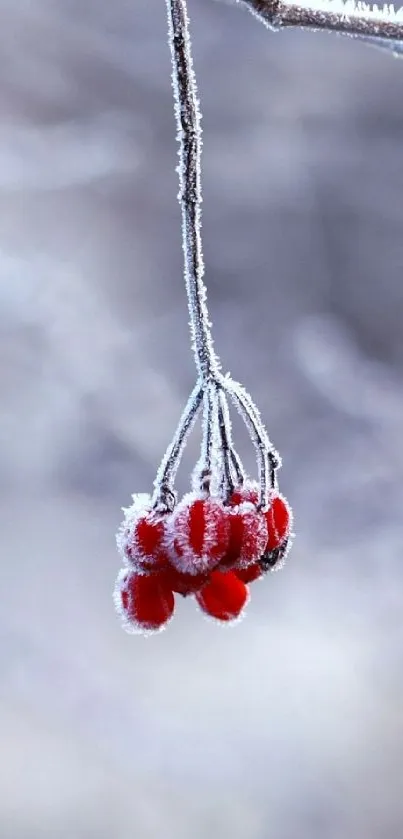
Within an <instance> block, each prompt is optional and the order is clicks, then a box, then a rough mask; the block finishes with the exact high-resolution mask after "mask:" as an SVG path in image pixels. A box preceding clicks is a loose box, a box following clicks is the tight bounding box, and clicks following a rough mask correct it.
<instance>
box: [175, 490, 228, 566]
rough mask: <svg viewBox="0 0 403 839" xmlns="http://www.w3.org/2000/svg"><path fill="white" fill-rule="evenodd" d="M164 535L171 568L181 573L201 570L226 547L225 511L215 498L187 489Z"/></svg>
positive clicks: (209, 564) (226, 523)
mask: <svg viewBox="0 0 403 839" xmlns="http://www.w3.org/2000/svg"><path fill="white" fill-rule="evenodd" d="M167 535H168V537H169V542H168V540H167V541H166V544H167V545H168V550H169V556H170V559H171V562H172V564H173V565H174V566H175V568H176V569H177V570H178V571H181V572H182V573H185V574H200V573H204V572H206V571H210V570H211V569H212V568H215V566H216V565H218V563H219V562H220V560H221V559H222V557H223V556H224V554H225V552H226V550H227V547H228V539H229V521H228V515H227V513H226V511H225V510H224V508H223V506H222V504H221V501H220V500H219V499H214V498H211V497H202V498H200V497H198V496H195V495H193V494H191V493H189V495H185V496H184V498H183V499H182V501H181V502H180V503H179V504H178V506H177V508H176V510H175V511H174V513H173V515H172V518H171V521H170V525H169V531H168V534H167Z"/></svg>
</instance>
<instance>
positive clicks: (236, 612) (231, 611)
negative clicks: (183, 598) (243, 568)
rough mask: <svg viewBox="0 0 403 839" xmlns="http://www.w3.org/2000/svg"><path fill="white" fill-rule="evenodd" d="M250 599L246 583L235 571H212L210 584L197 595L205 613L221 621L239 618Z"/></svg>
mask: <svg viewBox="0 0 403 839" xmlns="http://www.w3.org/2000/svg"><path fill="white" fill-rule="evenodd" d="M248 598H249V592H248V589H247V587H246V585H245V583H243V582H242V580H240V579H239V578H238V577H237V575H236V574H235V573H234V572H233V571H226V572H224V573H223V572H222V571H212V573H211V575H210V580H209V582H208V583H207V584H206V585H205V586H204V587H203V588H202V590H201V591H200V592H199V593H198V594H196V600H197V602H198V604H199V606H200V608H201V609H202V610H203V612H206V613H207V614H208V615H211V617H213V618H216V619H217V620H219V621H232V620H234V619H235V618H238V617H239V616H240V614H241V612H242V610H243V608H244V607H245V606H246V603H247V602H248Z"/></svg>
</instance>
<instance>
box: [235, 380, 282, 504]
mask: <svg viewBox="0 0 403 839" xmlns="http://www.w3.org/2000/svg"><path fill="white" fill-rule="evenodd" d="M225 389H226V391H227V393H228V394H229V396H230V397H231V399H232V401H233V403H234V405H235V407H236V408H237V409H238V411H239V413H240V414H241V417H242V419H243V421H244V423H245V425H246V427H247V429H248V431H249V435H250V438H251V440H252V442H253V445H254V446H255V449H256V455H257V461H258V467H259V482H260V499H259V505H260V507H261V508H262V509H263V510H266V509H267V508H268V506H269V492H270V487H274V486H275V480H276V477H275V468H276V466H275V465H274V464H275V463H276V464H277V458H276V457H275V455H274V454H273V448H272V446H271V443H270V440H269V438H268V436H267V432H266V430H265V428H264V426H263V424H262V422H261V420H260V417H259V414H258V411H257V408H255V406H254V405H253V403H252V402H251V400H250V397H249V394H248V393H246V391H245V390H244V388H243V387H242V386H241V385H240V384H239V383H238V382H234V381H232V380H230V379H226V381H225Z"/></svg>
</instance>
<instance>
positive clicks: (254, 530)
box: [230, 501, 268, 568]
mask: <svg viewBox="0 0 403 839" xmlns="http://www.w3.org/2000/svg"><path fill="white" fill-rule="evenodd" d="M230 515H242V517H243V519H244V527H243V534H242V542H241V550H240V552H239V557H238V562H237V566H238V564H239V567H241V568H247V567H248V566H249V565H251V564H252V563H253V562H255V561H256V560H258V559H259V558H260V557H261V555H262V553H263V552H264V549H265V547H266V545H267V538H268V532H267V522H266V518H265V516H264V515H263V513H258V512H257V510H256V507H255V505H254V504H252V503H251V502H250V501H243V502H242V504H240V505H239V506H238V507H234V510H233V512H230Z"/></svg>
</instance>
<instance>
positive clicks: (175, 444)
mask: <svg viewBox="0 0 403 839" xmlns="http://www.w3.org/2000/svg"><path fill="white" fill-rule="evenodd" d="M202 401H203V387H202V385H201V383H200V381H198V382H196V385H195V387H194V388H193V390H192V393H191V394H190V397H189V399H188V402H187V404H186V406H185V409H184V411H183V413H182V416H181V418H180V420H179V424H178V427H177V429H176V431H175V434H174V437H173V440H172V441H171V443H170V444H169V446H168V448H167V450H166V452H165V454H164V457H163V458H162V461H161V463H160V466H159V469H158V472H157V477H156V479H155V481H154V487H155V493H154V499H153V500H154V503H157V502H158V501H159V499H160V498H161V496H164V494H165V493H166V492H168V493H169V492H170V491H171V490H172V486H173V483H174V480H175V476H176V472H177V470H178V466H179V463H180V460H181V457H182V454H183V450H184V448H185V445H186V442H187V439H188V436H189V434H190V432H191V430H192V428H193V425H194V423H195V421H196V418H197V414H198V413H199V409H200V407H201V404H202Z"/></svg>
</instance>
